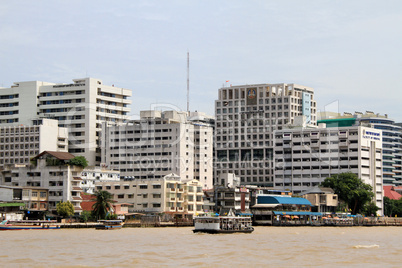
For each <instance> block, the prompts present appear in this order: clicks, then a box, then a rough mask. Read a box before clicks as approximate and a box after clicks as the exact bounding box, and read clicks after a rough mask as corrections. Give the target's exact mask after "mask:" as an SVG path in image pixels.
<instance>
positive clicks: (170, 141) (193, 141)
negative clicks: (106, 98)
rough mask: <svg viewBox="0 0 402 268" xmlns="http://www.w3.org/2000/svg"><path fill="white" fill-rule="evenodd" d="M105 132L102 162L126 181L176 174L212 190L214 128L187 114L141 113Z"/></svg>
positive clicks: (107, 128) (106, 128)
mask: <svg viewBox="0 0 402 268" xmlns="http://www.w3.org/2000/svg"><path fill="white" fill-rule="evenodd" d="M104 129H105V130H104V131H103V132H102V148H103V150H102V163H103V164H105V165H106V166H107V167H108V168H111V169H116V170H120V172H121V177H122V178H127V179H130V178H138V179H152V178H163V177H164V176H166V175H167V174H170V173H175V174H178V175H179V176H180V177H181V178H183V179H197V180H199V181H200V182H201V183H202V185H203V187H204V188H212V181H213V178H212V174H213V165H212V162H213V159H212V158H213V127H212V126H211V125H210V124H209V123H208V122H205V121H204V120H201V119H200V117H199V116H193V117H192V119H191V120H190V119H189V118H188V117H187V113H185V112H177V111H165V112H160V111H141V119H139V120H132V121H129V122H128V123H127V124H124V125H118V126H106V124H104Z"/></svg>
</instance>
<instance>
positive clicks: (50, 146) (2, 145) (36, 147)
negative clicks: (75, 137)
mask: <svg viewBox="0 0 402 268" xmlns="http://www.w3.org/2000/svg"><path fill="white" fill-rule="evenodd" d="M67 150H68V130H67V128H63V127H59V126H58V121H57V120H52V119H36V120H32V123H31V124H29V125H14V126H0V167H4V166H5V165H13V164H17V165H29V164H30V159H31V158H32V157H34V156H36V155H38V154H39V153H40V152H43V151H59V152H67Z"/></svg>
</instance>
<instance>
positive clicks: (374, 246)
mask: <svg viewBox="0 0 402 268" xmlns="http://www.w3.org/2000/svg"><path fill="white" fill-rule="evenodd" d="M379 247H380V246H379V245H356V246H353V248H379Z"/></svg>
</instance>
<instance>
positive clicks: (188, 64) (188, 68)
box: [187, 50, 190, 115]
mask: <svg viewBox="0 0 402 268" xmlns="http://www.w3.org/2000/svg"><path fill="white" fill-rule="evenodd" d="M187 114H188V115H190V53H189V52H188V50H187Z"/></svg>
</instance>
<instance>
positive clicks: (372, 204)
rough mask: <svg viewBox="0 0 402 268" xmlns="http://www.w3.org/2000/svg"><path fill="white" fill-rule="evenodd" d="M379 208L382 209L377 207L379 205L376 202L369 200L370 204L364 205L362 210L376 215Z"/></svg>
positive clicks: (366, 213) (367, 213)
mask: <svg viewBox="0 0 402 268" xmlns="http://www.w3.org/2000/svg"><path fill="white" fill-rule="evenodd" d="M378 210H380V208H379V207H377V205H376V204H375V202H373V201H371V202H369V203H368V204H366V205H365V206H364V207H363V210H362V212H363V213H364V214H365V215H374V216H376V215H377V211H378Z"/></svg>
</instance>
